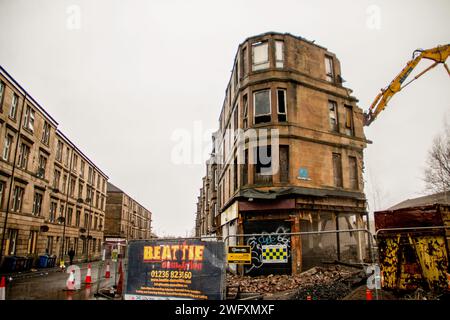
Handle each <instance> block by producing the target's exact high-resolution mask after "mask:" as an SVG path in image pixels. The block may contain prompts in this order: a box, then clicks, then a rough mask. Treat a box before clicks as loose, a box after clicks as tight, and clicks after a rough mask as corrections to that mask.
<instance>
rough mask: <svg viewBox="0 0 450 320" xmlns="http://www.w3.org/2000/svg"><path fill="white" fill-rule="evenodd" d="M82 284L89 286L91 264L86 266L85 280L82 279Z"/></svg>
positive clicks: (90, 281)
mask: <svg viewBox="0 0 450 320" xmlns="http://www.w3.org/2000/svg"><path fill="white" fill-rule="evenodd" d="M84 283H86V284H91V283H92V276H91V264H90V263H89V264H88V269H87V274H86V278H85V279H84Z"/></svg>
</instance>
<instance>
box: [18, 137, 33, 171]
mask: <svg viewBox="0 0 450 320" xmlns="http://www.w3.org/2000/svg"><path fill="white" fill-rule="evenodd" d="M29 155H30V147H29V146H28V145H26V144H25V143H22V144H21V145H20V149H19V161H18V163H17V166H18V167H19V168H22V169H27V166H28V156H29Z"/></svg>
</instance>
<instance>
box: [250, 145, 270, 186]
mask: <svg viewBox="0 0 450 320" xmlns="http://www.w3.org/2000/svg"><path fill="white" fill-rule="evenodd" d="M254 152H255V155H254V159H256V163H255V165H254V173H255V174H254V176H255V183H270V182H272V149H271V146H262V147H256V148H255V149H254Z"/></svg>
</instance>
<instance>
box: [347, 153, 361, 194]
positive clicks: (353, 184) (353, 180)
mask: <svg viewBox="0 0 450 320" xmlns="http://www.w3.org/2000/svg"><path fill="white" fill-rule="evenodd" d="M348 166H349V170H350V188H351V189H354V190H359V184H358V162H357V161H356V158H355V157H348Z"/></svg>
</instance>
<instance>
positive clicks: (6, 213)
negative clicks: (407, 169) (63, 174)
mask: <svg viewBox="0 0 450 320" xmlns="http://www.w3.org/2000/svg"><path fill="white" fill-rule="evenodd" d="M26 100H27V93H25V96H24V98H23V103H22V111H21V113H20V119H19V130H18V131H17V139H16V149H15V150H14V161H13V165H12V171H11V181H10V183H9V190H8V201H7V202H6V212H5V221H4V222H3V232H2V242H1V243H0V263H1V261H2V257H3V243H4V242H5V234H6V225H7V222H8V216H9V209H10V208H9V206H10V203H11V192H12V188H13V183H14V174H15V171H16V160H17V152H18V151H19V140H20V131H21V129H22V119H23V114H24V110H25V101H26ZM22 198H23V195H22ZM22 201H23V199H22Z"/></svg>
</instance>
